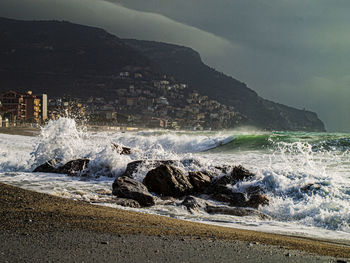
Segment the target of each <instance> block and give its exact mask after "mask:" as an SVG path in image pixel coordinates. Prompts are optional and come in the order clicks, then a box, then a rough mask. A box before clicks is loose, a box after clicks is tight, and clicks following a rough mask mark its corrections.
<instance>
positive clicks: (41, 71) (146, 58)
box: [0, 18, 325, 131]
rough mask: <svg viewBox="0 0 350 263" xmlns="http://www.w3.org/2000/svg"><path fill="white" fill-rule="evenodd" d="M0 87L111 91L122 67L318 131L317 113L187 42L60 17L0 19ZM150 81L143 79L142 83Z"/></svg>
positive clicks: (274, 126)
mask: <svg viewBox="0 0 350 263" xmlns="http://www.w3.org/2000/svg"><path fill="white" fill-rule="evenodd" d="M0 37H1V41H0V92H3V91H6V90H9V89H15V90H33V91H34V92H36V93H41V92H43V93H48V94H49V95H50V96H63V95H71V96H77V97H88V96H99V97H105V98H109V99H116V98H117V94H118V92H117V89H121V88H126V87H128V86H129V84H130V83H126V82H123V81H120V80H118V76H119V73H120V72H123V71H131V72H138V71H139V72H142V75H143V79H144V80H145V83H150V82H151V81H152V80H155V79H159V78H160V77H161V76H162V75H163V74H167V75H170V76H173V77H174V78H175V80H176V81H178V82H181V83H188V84H189V88H190V89H192V90H197V91H198V92H200V93H201V94H203V95H208V96H209V97H210V98H214V99H216V100H218V101H219V102H221V103H222V104H226V105H228V106H233V107H234V108H235V110H236V111H238V112H239V113H240V114H241V115H244V116H245V117H246V120H247V122H246V124H248V125H252V126H255V127H258V128H262V129H268V130H307V131H324V130H325V129H324V125H323V123H322V121H321V120H319V119H318V117H317V115H316V114H315V113H313V112H310V111H304V110H298V109H295V108H292V107H288V106H285V105H282V104H278V103H274V102H271V101H268V100H265V99H263V98H261V97H259V96H258V95H257V94H256V92H254V91H253V90H251V89H249V88H248V87H247V86H246V85H245V84H244V83H242V82H240V81H238V80H236V79H234V78H232V77H229V76H226V75H224V74H223V73H220V72H218V71H216V70H215V69H213V68H210V67H208V66H207V65H205V64H204V63H203V62H202V60H201V58H200V55H199V54H198V53H197V52H196V51H194V50H192V49H191V48H188V47H182V46H178V45H172V44H165V43H159V42H152V41H141V40H126V39H120V38H118V37H116V36H114V35H111V34H109V33H107V32H106V31H104V30H103V29H99V28H95V27H89V26H83V25H78V24H73V23H70V22H65V21H63V22H62V21H19V20H12V19H7V18H0ZM147 81H148V82H147Z"/></svg>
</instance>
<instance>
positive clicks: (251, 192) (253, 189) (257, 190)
mask: <svg viewBox="0 0 350 263" xmlns="http://www.w3.org/2000/svg"><path fill="white" fill-rule="evenodd" d="M245 192H246V193H247V194H248V196H250V195H254V194H264V193H265V191H264V189H263V188H261V187H260V186H258V185H253V186H249V187H248V188H247V189H246V190H245Z"/></svg>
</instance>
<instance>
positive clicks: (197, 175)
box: [188, 172, 211, 192]
mask: <svg viewBox="0 0 350 263" xmlns="http://www.w3.org/2000/svg"><path fill="white" fill-rule="evenodd" d="M188 179H189V181H190V183H191V184H192V185H193V189H194V191H195V192H202V191H203V190H204V189H205V188H207V187H208V186H210V183H211V178H210V176H208V175H207V174H205V173H204V172H189V173H188Z"/></svg>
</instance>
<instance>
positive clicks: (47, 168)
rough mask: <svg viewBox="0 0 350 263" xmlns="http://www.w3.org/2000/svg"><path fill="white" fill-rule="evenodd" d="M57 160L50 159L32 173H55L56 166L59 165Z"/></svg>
mask: <svg viewBox="0 0 350 263" xmlns="http://www.w3.org/2000/svg"><path fill="white" fill-rule="evenodd" d="M59 162H60V160H59V159H52V160H50V161H47V162H45V163H43V164H41V165H39V166H38V167H36V168H35V169H34V170H33V173H38V172H40V173H57V168H56V167H57V165H58V164H59Z"/></svg>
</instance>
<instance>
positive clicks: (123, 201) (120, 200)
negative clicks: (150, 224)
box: [113, 198, 141, 208]
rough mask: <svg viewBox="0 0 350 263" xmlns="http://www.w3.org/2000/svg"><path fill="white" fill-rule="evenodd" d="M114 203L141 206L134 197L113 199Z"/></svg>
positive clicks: (133, 206)
mask: <svg viewBox="0 0 350 263" xmlns="http://www.w3.org/2000/svg"><path fill="white" fill-rule="evenodd" d="M113 204H116V205H120V206H125V207H132V208H140V207H141V206H140V204H139V202H137V201H136V200H133V199H128V198H116V199H113Z"/></svg>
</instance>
